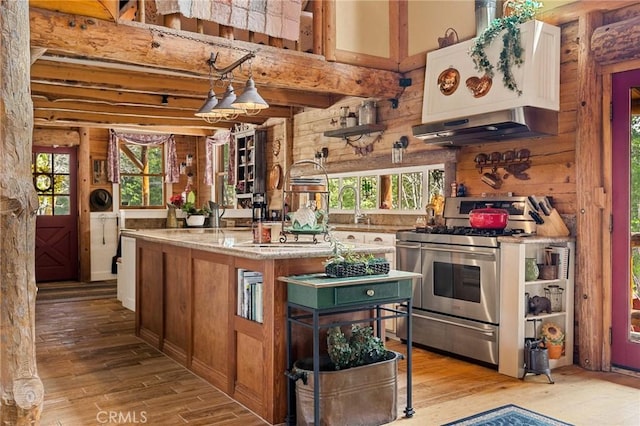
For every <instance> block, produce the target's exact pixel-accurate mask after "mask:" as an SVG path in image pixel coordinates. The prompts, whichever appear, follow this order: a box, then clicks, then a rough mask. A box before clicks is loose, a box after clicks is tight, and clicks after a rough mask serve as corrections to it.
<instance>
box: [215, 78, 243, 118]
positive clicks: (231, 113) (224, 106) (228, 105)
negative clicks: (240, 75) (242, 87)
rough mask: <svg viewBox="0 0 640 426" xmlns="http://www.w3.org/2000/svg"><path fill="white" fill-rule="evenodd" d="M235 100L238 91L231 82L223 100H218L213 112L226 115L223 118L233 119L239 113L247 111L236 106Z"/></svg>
mask: <svg viewBox="0 0 640 426" xmlns="http://www.w3.org/2000/svg"><path fill="white" fill-rule="evenodd" d="M235 100H236V93H235V91H234V90H233V85H232V84H231V82H229V84H228V85H227V89H226V90H225V92H224V96H223V97H222V100H221V101H220V102H218V105H216V106H215V107H214V108H213V109H212V110H211V112H212V113H215V114H218V115H219V116H222V117H224V118H223V119H225V120H233V119H235V118H237V117H238V115H240V114H245V113H246V111H245V110H244V109H242V108H238V107H236V106H234V102H235Z"/></svg>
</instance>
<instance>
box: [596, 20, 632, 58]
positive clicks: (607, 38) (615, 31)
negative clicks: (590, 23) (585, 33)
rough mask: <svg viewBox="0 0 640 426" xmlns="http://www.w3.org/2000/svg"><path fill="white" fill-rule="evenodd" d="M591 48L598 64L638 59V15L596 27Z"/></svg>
mask: <svg viewBox="0 0 640 426" xmlns="http://www.w3.org/2000/svg"><path fill="white" fill-rule="evenodd" d="M591 48H592V49H593V56H594V59H595V60H596V61H597V62H598V63H599V64H600V65H608V64H614V63H618V62H622V61H628V60H633V59H640V16H637V17H635V18H631V19H627V20H625V21H621V22H616V23H613V24H609V25H603V26H601V27H598V28H596V30H595V31H594V32H593V36H592V37H591Z"/></svg>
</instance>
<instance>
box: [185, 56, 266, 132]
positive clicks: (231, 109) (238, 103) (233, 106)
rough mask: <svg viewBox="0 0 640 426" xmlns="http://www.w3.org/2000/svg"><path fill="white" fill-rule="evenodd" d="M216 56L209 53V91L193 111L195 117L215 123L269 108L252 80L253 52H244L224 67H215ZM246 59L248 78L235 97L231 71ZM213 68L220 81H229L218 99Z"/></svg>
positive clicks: (254, 113)
mask: <svg viewBox="0 0 640 426" xmlns="http://www.w3.org/2000/svg"><path fill="white" fill-rule="evenodd" d="M217 57H218V55H214V54H213V53H211V57H210V58H209V60H208V61H207V63H208V64H209V84H210V87H209V93H208V95H207V99H206V100H205V102H204V104H203V105H202V107H200V109H199V110H198V111H197V112H196V113H195V116H196V117H200V118H202V119H203V120H205V121H206V122H207V123H217V122H219V121H224V120H234V119H236V118H237V117H238V116H240V115H242V114H245V115H256V114H258V113H259V112H260V111H262V110H263V109H266V108H269V104H268V103H267V102H265V100H264V99H263V98H262V97H261V96H260V94H258V90H257V89H256V84H255V81H254V80H253V73H252V68H251V61H250V60H251V59H253V58H254V57H255V53H253V52H250V53H248V54H246V55H245V56H243V57H242V58H240V59H238V60H237V61H235V62H234V63H232V64H231V65H229V66H227V67H226V68H217V67H216V66H215V62H216V59H217ZM246 61H249V79H248V80H247V85H246V88H245V90H244V92H243V93H242V94H241V95H240V96H238V97H236V94H235V91H234V89H233V85H232V84H231V80H232V77H233V76H232V74H231V72H232V71H233V70H234V69H236V68H237V67H239V66H240V65H242V64H243V63H244V62H246ZM214 70H215V71H216V73H217V75H218V78H219V80H220V81H224V80H228V81H229V83H228V84H227V88H226V90H225V93H224V96H223V97H222V99H221V100H220V101H218V99H217V98H216V95H215V91H214V89H213V88H214V82H215V81H214V75H213V72H214Z"/></svg>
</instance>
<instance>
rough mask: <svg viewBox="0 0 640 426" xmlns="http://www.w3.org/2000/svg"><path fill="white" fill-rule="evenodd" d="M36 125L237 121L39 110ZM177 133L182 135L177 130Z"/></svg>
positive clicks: (223, 124) (224, 125)
mask: <svg viewBox="0 0 640 426" xmlns="http://www.w3.org/2000/svg"><path fill="white" fill-rule="evenodd" d="M34 118H35V120H34V121H35V124H36V125H38V126H45V125H53V124H57V125H59V126H61V127H69V126H72V127H80V126H90V127H119V126H126V127H131V126H142V127H146V126H165V127H166V126H173V127H174V128H175V127H177V126H180V127H189V128H193V129H217V128H221V129H229V128H231V127H232V126H233V125H234V124H235V123H238V122H240V120H235V121H224V122H220V123H216V124H209V123H207V122H205V121H204V120H202V119H200V118H197V117H193V118H176V117H142V116H135V115H121V114H109V113H103V112H85V111H78V110H49V109H44V108H38V109H36V110H35V111H34ZM175 133H181V132H179V131H177V130H176V132H175Z"/></svg>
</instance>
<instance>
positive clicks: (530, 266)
mask: <svg viewBox="0 0 640 426" xmlns="http://www.w3.org/2000/svg"><path fill="white" fill-rule="evenodd" d="M538 275H540V270H539V269H538V264H537V263H536V258H535V257H527V258H526V259H525V260H524V280H525V281H534V280H537V279H538Z"/></svg>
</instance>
